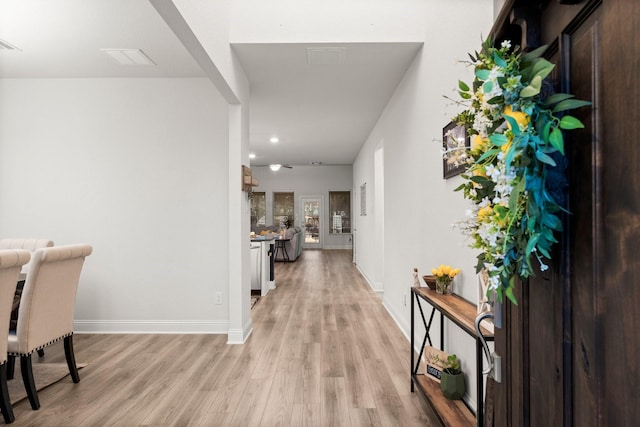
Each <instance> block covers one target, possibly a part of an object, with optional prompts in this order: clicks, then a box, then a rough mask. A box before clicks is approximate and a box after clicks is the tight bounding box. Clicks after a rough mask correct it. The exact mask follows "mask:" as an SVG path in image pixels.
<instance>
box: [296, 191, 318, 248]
mask: <svg viewBox="0 0 640 427" xmlns="http://www.w3.org/2000/svg"><path fill="white" fill-rule="evenodd" d="M300 209H301V210H302V212H301V215H300V217H301V218H302V228H303V233H304V240H303V241H302V242H303V243H302V245H303V247H304V248H306V249H322V231H323V223H322V220H321V217H322V197H311V196H306V197H300Z"/></svg>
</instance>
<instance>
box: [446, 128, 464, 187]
mask: <svg viewBox="0 0 640 427" xmlns="http://www.w3.org/2000/svg"><path fill="white" fill-rule="evenodd" d="M469 146H470V139H469V135H467V131H466V130H465V128H464V126H459V125H457V124H455V123H453V122H451V123H449V124H448V125H446V126H445V127H444V128H443V129H442V149H443V151H444V153H445V154H444V155H443V156H442V177H443V178H444V179H447V178H451V177H452V176H456V175H459V174H461V173H462V172H464V170H465V168H466V164H465V162H464V161H463V157H464V156H463V154H464V148H469Z"/></svg>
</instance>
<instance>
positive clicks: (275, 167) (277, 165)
mask: <svg viewBox="0 0 640 427" xmlns="http://www.w3.org/2000/svg"><path fill="white" fill-rule="evenodd" d="M269 168H270V169H271V170H272V171H274V172H277V171H279V170H280V168H287V169H292V168H293V166H291V165H281V164H280V163H272V164H270V165H269Z"/></svg>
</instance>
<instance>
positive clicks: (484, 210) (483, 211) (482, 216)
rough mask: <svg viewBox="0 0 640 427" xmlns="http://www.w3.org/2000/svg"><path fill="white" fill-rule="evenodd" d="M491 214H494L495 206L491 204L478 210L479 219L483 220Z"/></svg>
mask: <svg viewBox="0 0 640 427" xmlns="http://www.w3.org/2000/svg"><path fill="white" fill-rule="evenodd" d="M491 215H493V208H492V207H491V206H485V207H484V208H481V209H480V210H479V211H478V221H482V220H483V219H485V218H488V217H490V216H491Z"/></svg>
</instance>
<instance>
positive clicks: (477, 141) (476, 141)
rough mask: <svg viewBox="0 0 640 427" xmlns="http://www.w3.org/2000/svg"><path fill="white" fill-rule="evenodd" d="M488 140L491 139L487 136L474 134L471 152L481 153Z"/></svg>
mask: <svg viewBox="0 0 640 427" xmlns="http://www.w3.org/2000/svg"><path fill="white" fill-rule="evenodd" d="M488 141H489V140H488V139H487V138H483V137H481V136H480V135H477V134H476V135H473V136H472V137H471V152H472V153H473V154H479V153H480V152H482V151H485V150H486V148H487V142H488Z"/></svg>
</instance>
